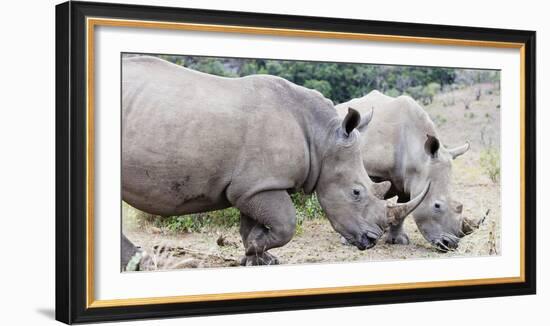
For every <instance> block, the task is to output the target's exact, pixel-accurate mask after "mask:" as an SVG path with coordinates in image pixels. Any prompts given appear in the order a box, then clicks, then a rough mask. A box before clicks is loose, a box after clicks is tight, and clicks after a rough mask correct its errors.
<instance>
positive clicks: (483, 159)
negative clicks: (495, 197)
mask: <svg viewBox="0 0 550 326" xmlns="http://www.w3.org/2000/svg"><path fill="white" fill-rule="evenodd" d="M479 161H480V164H481V166H482V167H483V170H484V171H485V173H486V174H487V175H488V176H489V178H490V179H491V181H493V182H495V183H497V182H499V181H500V153H499V152H498V151H497V150H496V149H495V148H493V147H488V148H485V149H484V150H482V151H481V154H480V156H479Z"/></svg>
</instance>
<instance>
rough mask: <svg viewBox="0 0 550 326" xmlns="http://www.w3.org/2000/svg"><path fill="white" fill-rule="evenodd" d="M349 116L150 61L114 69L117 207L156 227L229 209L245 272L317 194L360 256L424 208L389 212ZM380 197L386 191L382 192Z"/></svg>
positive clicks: (284, 92) (277, 89) (263, 85)
mask: <svg viewBox="0 0 550 326" xmlns="http://www.w3.org/2000/svg"><path fill="white" fill-rule="evenodd" d="M368 120H369V118H368V117H367V118H366V119H361V115H360V114H359V113H358V112H357V111H355V110H348V111H347V113H346V114H345V115H344V116H343V117H342V118H340V117H339V116H338V114H337V112H336V110H335V109H334V106H333V104H332V102H331V101H330V100H327V99H326V98H324V97H323V96H322V95H321V94H320V93H319V92H317V91H313V90H310V89H307V88H304V87H301V86H297V85H295V84H292V83H290V82H289V81H287V80H284V79H282V78H278V77H274V76H267V75H255V76H247V77H243V78H223V77H217V76H212V75H208V74H204V73H200V72H197V71H193V70H190V69H186V68H184V67H181V66H178V65H174V64H171V63H169V62H167V61H164V60H161V59H157V58H152V57H133V58H124V59H123V62H122V196H123V200H124V201H126V202H127V203H129V204H130V205H132V206H134V207H136V208H138V209H140V210H142V211H145V212H148V213H151V214H157V215H162V216H172V215H182V214H190V213H198V212H207V211H213V210H218V209H222V208H226V207H231V206H233V207H236V208H238V209H239V210H240V212H241V226H240V233H241V236H242V240H243V244H244V246H245V257H244V258H243V261H242V264H243V265H269V264H276V263H277V262H278V260H277V258H275V257H274V256H273V255H271V254H270V253H268V250H269V249H271V248H276V247H281V246H283V245H285V244H286V243H287V242H289V241H290V240H291V238H292V236H293V235H294V231H295V227H296V212H295V209H294V207H293V205H292V202H291V200H290V196H289V192H294V191H297V190H300V189H303V190H304V192H306V193H311V192H313V191H315V192H316V193H317V195H318V198H319V202H320V204H321V206H322V207H323V209H324V211H325V213H326V215H327V217H328V219H329V221H330V223H331V224H332V226H333V227H334V229H335V230H336V231H337V232H339V233H340V234H341V235H342V236H344V237H345V238H346V239H348V240H349V241H350V242H351V243H352V244H354V245H355V246H357V247H358V248H359V249H361V250H364V249H366V248H368V247H371V246H372V245H374V243H375V241H376V240H377V239H378V237H379V235H380V234H381V233H382V232H381V231H380V230H379V229H380V227H381V226H382V227H386V226H387V225H388V223H389V222H388V217H387V216H392V219H401V218H404V216H406V214H407V213H409V212H410V211H411V210H412V209H414V207H416V205H418V203H419V202H420V201H421V200H422V199H423V197H424V196H425V194H426V192H427V190H426V191H425V192H424V194H422V191H420V192H419V196H418V198H416V199H414V200H413V201H411V203H405V204H402V205H401V206H399V207H393V206H392V207H387V205H386V202H385V201H383V200H380V199H378V198H377V197H376V196H375V194H376V193H377V191H378V192H379V191H380V189H377V190H376V191H374V190H372V189H374V188H380V187H381V186H373V184H372V181H371V180H370V179H369V177H368V175H367V172H366V171H365V168H364V167H363V160H362V156H361V146H360V145H361V138H360V134H359V132H358V131H357V127H359V126H360V127H362V128H364V127H365V126H366V125H367V124H368V122H369V121H368ZM386 188H388V186H386Z"/></svg>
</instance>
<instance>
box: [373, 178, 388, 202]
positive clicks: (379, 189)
mask: <svg viewBox="0 0 550 326" xmlns="http://www.w3.org/2000/svg"><path fill="white" fill-rule="evenodd" d="M390 187H391V182H389V181H382V182H378V183H374V184H373V185H372V194H373V195H374V196H376V198H378V199H384V197H385V196H386V193H387V192H388V190H390Z"/></svg>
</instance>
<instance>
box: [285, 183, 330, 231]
mask: <svg viewBox="0 0 550 326" xmlns="http://www.w3.org/2000/svg"><path fill="white" fill-rule="evenodd" d="M290 198H291V199H292V202H293V203H294V207H295V208H296V234H301V233H302V231H303V227H302V225H303V223H304V221H305V220H312V219H316V218H322V217H324V216H325V213H324V212H323V209H322V208H321V205H320V204H319V201H318V200H317V195H315V194H313V195H306V194H304V193H303V192H302V191H300V192H297V193H294V194H292V195H291V196H290Z"/></svg>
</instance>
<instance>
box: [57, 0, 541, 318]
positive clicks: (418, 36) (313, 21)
mask: <svg viewBox="0 0 550 326" xmlns="http://www.w3.org/2000/svg"><path fill="white" fill-rule="evenodd" d="M105 26H108V27H116V28H124V29H129V30H136V31H137V32H138V33H139V32H140V31H144V30H162V31H197V32H202V33H221V34H222V35H223V34H224V33H227V35H235V34H237V35H239V36H240V37H243V38H246V37H264V36H269V37H288V38H298V39H300V40H304V42H305V41H306V40H308V39H336V40H341V41H346V40H353V41H361V42H382V43H384V42H389V43H395V44H399V45H401V46H405V47H406V46H413V45H414V46H423V45H434V46H442V47H446V46H448V47H456V48H461V47H475V48H479V49H481V50H480V51H482V50H483V49H495V48H496V49H510V51H517V55H519V60H520V62H519V66H520V73H519V76H520V80H519V81H517V82H518V84H519V86H520V90H519V99H520V103H519V104H518V106H519V112H518V114H519V119H518V120H516V121H515V122H516V123H519V130H520V134H519V135H517V139H518V141H519V146H520V151H519V153H520V155H519V156H520V157H517V159H518V160H519V166H520V171H519V187H520V189H518V191H519V194H520V198H517V200H518V201H519V205H520V206H519V207H520V211H519V216H515V218H516V219H518V221H519V226H520V227H519V230H517V231H518V232H519V233H518V234H519V246H518V248H517V249H518V252H519V267H518V269H519V275H518V276H513V277H496V278H481V279H467V280H440V281H427V282H404V283H388V284H370V285H364V284H356V285H351V286H338V287H317V288H298V289H296V288H288V289H283V290H263V291H252V292H249V291H245V292H236V293H223V292H220V293H213V294H205V295H200V294H199V295H182V296H154V295H151V296H147V297H138V298H132V297H130V298H124V297H123V296H122V298H120V297H119V298H115V299H112V300H111V299H105V300H104V299H97V298H96V296H95V290H94V289H95V286H96V285H97V282H96V280H95V278H94V275H95V272H96V268H97V265H98V264H97V263H96V259H98V258H97V257H95V256H94V241H96V238H95V236H96V235H97V234H95V233H94V229H95V227H96V226H95V224H94V211H95V210H97V209H98V207H97V205H99V204H100V203H98V202H96V201H95V197H94V196H95V188H94V184H95V183H94V180H95V179H94V178H95V177H96V175H95V172H96V170H95V169H94V162H95V157H96V152H95V150H96V149H97V148H95V147H94V139H95V138H94V137H96V136H97V135H96V133H97V132H102V131H104V127H103V126H100V125H97V124H96V123H95V122H94V119H95V116H94V114H95V111H94V109H95V106H96V98H95V97H94V86H95V82H96V79H95V78H96V77H97V75H96V74H95V69H96V68H97V64H98V63H97V62H95V53H96V52H94V51H95V50H94V49H95V48H94V45H95V42H96V41H98V38H97V37H96V32H97V30H98V28H101V27H105ZM535 43H536V33H535V32H534V31H520V30H505V29H491V28H478V27H462V26H444V25H428V24H413V23H399V22H382V21H364V20H354V19H337V18H321V17H305V16H289V15H273V14H259V13H244V12H227V11H215V10H200V9H185V8H169V7H153V6H141V5H123V4H105V3H93V2H77V1H70V2H65V3H62V4H59V5H57V6H56V319H57V320H59V321H61V322H64V323H67V324H72V323H85V322H98V321H114V320H127V319H143V318H161V317H177V316H200V315H214V314H229V313H251V312H262V311H280V310H293V309H313V308H328V307H345V306H356V305H369V304H390V303H402V302H420V301H432V300H450V299H464V298H478V297H495V296H510V295H526V294H535V293H536V245H535V244H536V146H535V136H536V100H535V99H536V97H535V90H536V76H535V62H536V61H535V58H536V48H535ZM503 128H505V126H504V127H503ZM115 213H117V214H118V213H119V212H115ZM117 272H119V271H117Z"/></svg>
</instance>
